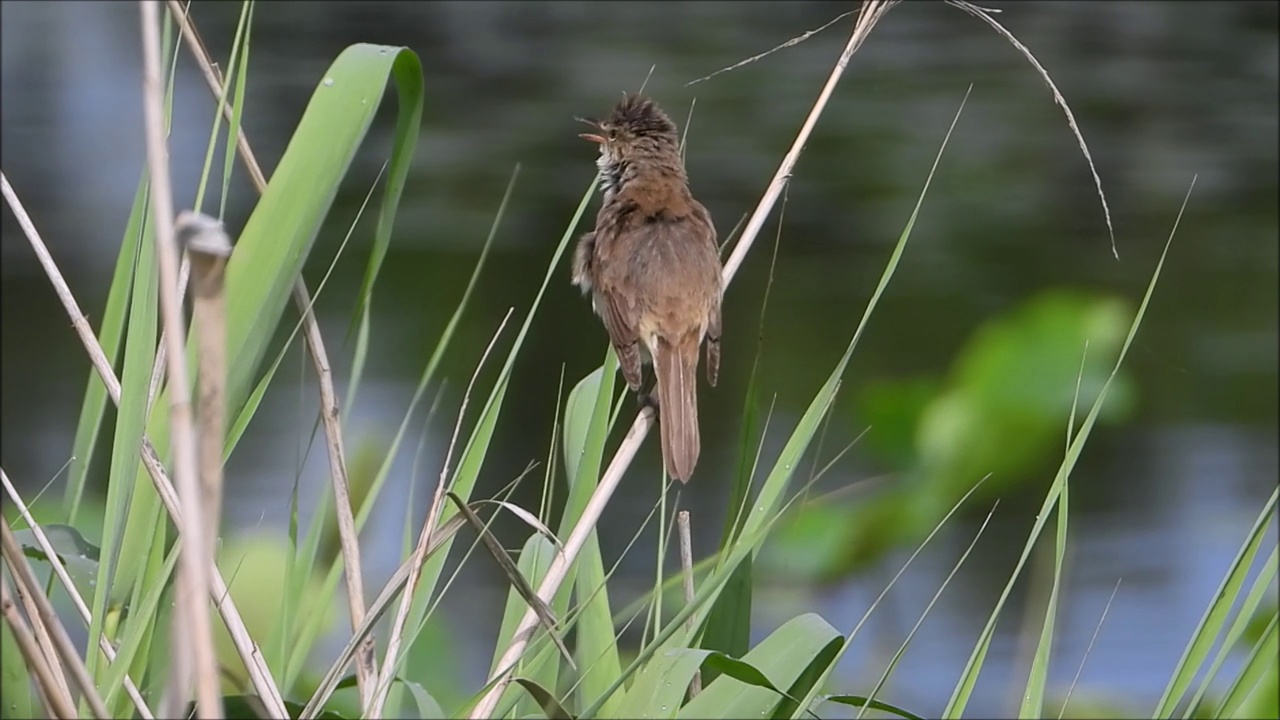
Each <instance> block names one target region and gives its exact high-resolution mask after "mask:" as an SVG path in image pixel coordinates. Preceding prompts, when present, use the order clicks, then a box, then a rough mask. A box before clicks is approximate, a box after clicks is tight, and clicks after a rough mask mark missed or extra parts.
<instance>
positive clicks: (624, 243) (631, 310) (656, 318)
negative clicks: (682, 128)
mask: <svg viewBox="0 0 1280 720" xmlns="http://www.w3.org/2000/svg"><path fill="white" fill-rule="evenodd" d="M585 122H587V123H589V124H591V125H593V126H594V127H595V128H596V130H598V133H584V134H582V135H581V136H580V137H582V138H585V139H587V140H590V141H591V142H594V143H599V145H600V157H599V159H598V160H597V161H596V164H597V166H599V168H600V175H601V183H602V187H603V192H604V204H603V205H601V207H600V212H599V213H597V214H596V228H595V230H594V231H592V232H589V233H587V234H586V235H583V236H582V238H581V239H580V240H579V241H578V246H577V249H576V250H575V251H574V257H573V283H574V284H575V285H577V286H579V287H581V288H582V291H583V293H584V294H585V293H591V297H592V304H593V305H594V307H595V311H596V314H598V315H599V316H600V318H601V320H603V321H604V327H605V330H607V331H608V333H609V340H610V342H612V343H613V348H614V350H615V352H616V353H617V355H618V362H619V364H620V365H621V366H622V374H623V377H625V378H626V380H627V385H629V386H630V387H631V389H632V390H633V391H635V392H637V393H640V387H641V380H642V364H650V363H651V364H652V365H653V369H654V390H655V392H654V393H653V394H647V393H641V394H640V398H641V401H642V402H645V403H650V404H655V395H656V405H657V409H658V412H659V413H660V421H659V424H660V427H661V433H662V459H663V462H664V464H665V465H666V468H667V474H669V475H670V476H671V477H674V478H676V479H678V480H680V481H681V482H688V481H689V476H690V475H692V474H693V468H694V466H695V465H696V464H697V462H698V453H699V451H700V449H701V441H700V439H699V436H698V352H699V350H700V349H701V346H702V341H703V340H704V339H705V340H706V341H707V380H708V382H710V383H711V385H712V386H714V385H715V384H716V377H717V375H718V374H719V370H720V299H721V295H722V293H723V285H722V282H721V277H720V255H719V252H718V249H717V246H716V230H715V226H714V225H712V223H711V214H710V213H708V212H707V209H706V208H705V207H703V206H702V204H701V203H699V202H698V201H697V200H694V199H693V195H692V194H690V192H689V178H688V175H687V174H686V173H685V168H684V161H683V160H682V159H681V157H680V139H679V136H678V135H677V133H676V125H675V123H673V122H671V118H669V117H667V114H666V113H664V112H663V111H662V110H661V109H660V108H659V107H658V106H657V105H656V104H654V102H653V101H652V100H649V99H647V98H644V97H641V96H639V95H632V96H627V97H625V98H624V99H623V100H622V102H620V103H618V105H617V106H616V107H615V108H614V109H613V112H612V113H611V114H610V115H609V117H607V118H605V119H604V120H599V121H591V120H587V121H585Z"/></svg>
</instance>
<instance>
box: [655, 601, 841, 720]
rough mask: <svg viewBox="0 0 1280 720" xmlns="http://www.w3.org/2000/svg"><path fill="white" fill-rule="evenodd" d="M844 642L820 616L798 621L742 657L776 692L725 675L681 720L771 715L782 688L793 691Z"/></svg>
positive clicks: (693, 702) (684, 711) (802, 617)
mask: <svg viewBox="0 0 1280 720" xmlns="http://www.w3.org/2000/svg"><path fill="white" fill-rule="evenodd" d="M843 641H844V638H843V637H842V636H841V635H840V633H839V631H837V630H836V629H835V628H833V627H831V625H830V624H828V623H827V621H825V620H823V619H822V618H821V617H819V616H818V615H815V614H813V613H807V614H804V615H800V616H797V617H794V618H792V619H791V620H788V621H787V622H786V623H783V625H782V627H779V628H778V629H777V630H775V631H773V633H772V634H770V635H769V637H767V638H765V639H764V640H763V641H761V643H760V644H759V645H757V646H756V647H755V648H753V649H752V650H751V651H750V652H748V653H747V654H746V655H744V656H743V657H742V662H744V663H747V664H748V665H750V666H752V667H754V668H756V669H757V670H758V671H759V672H760V673H761V674H762V675H764V676H765V677H766V678H768V679H769V681H770V682H771V683H772V684H773V685H774V687H775V689H772V690H771V689H768V688H765V687H760V686H758V685H755V684H748V683H745V682H743V681H742V680H741V679H738V678H734V677H730V676H729V675H721V676H720V677H719V678H717V679H716V680H715V681H714V682H712V683H711V684H710V685H708V686H707V687H706V688H704V689H703V691H702V692H701V693H700V694H699V695H698V696H697V697H696V698H694V699H693V700H691V701H689V702H688V703H687V704H686V705H685V706H684V707H683V708H681V709H680V712H679V713H677V715H676V716H677V717H681V718H704V717H722V718H738V717H760V716H761V715H767V714H768V713H769V712H770V711H771V710H772V709H773V708H774V707H775V706H777V704H778V699H779V691H777V690H776V688H786V687H790V686H791V685H792V683H794V682H795V681H796V680H797V679H799V678H800V676H801V674H802V673H804V671H805V670H806V669H808V668H809V666H810V665H811V664H812V663H813V662H814V661H815V660H816V659H818V658H820V657H821V656H823V655H824V654H826V653H825V651H827V650H828V648H831V647H832V646H833V645H836V646H838V645H839V644H841V643H843ZM823 669H825V667H824V668H823ZM721 671H722V672H723V671H724V668H721Z"/></svg>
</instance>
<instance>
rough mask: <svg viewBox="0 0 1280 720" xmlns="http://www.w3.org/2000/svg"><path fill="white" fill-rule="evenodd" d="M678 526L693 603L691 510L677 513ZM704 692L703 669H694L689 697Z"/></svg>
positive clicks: (687, 598) (684, 572)
mask: <svg viewBox="0 0 1280 720" xmlns="http://www.w3.org/2000/svg"><path fill="white" fill-rule="evenodd" d="M676 527H677V529H678V530H679V533H680V574H681V575H682V576H683V581H684V602H685V604H686V605H692V604H693V594H694V593H693V533H692V532H691V531H690V529H689V511H688V510H681V511H680V512H679V513H677V514H676ZM684 625H685V628H686V629H687V630H688V631H689V632H690V633H692V632H693V630H694V627H693V616H692V615H690V616H689V619H688V620H685V621H684ZM700 692H702V670H694V671H693V679H692V680H690V681H689V699H690V700H692V699H694V698H696V697H698V693H700Z"/></svg>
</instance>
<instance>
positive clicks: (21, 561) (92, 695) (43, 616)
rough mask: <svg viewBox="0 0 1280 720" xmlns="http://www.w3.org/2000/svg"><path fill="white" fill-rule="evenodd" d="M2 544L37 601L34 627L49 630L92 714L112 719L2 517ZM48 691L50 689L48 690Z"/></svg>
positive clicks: (19, 578)
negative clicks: (36, 624) (43, 627)
mask: <svg viewBox="0 0 1280 720" xmlns="http://www.w3.org/2000/svg"><path fill="white" fill-rule="evenodd" d="M0 543H3V554H4V557H5V558H6V559H7V560H8V561H9V570H10V573H11V574H12V575H13V580H14V583H16V586H17V588H18V590H19V591H22V588H23V586H26V588H27V592H28V593H29V594H30V596H31V599H32V600H34V601H35V605H36V610H37V614H36V616H34V617H32V618H31V623H32V625H34V624H35V623H36V622H37V618H38V619H39V620H38V621H39V622H42V623H44V625H45V626H46V627H47V628H48V629H49V632H50V635H51V637H52V639H53V646H54V648H55V650H56V652H57V654H58V656H59V657H60V658H61V660H62V662H63V664H64V665H65V667H66V668H67V669H68V670H70V671H71V679H72V680H74V681H75V684H76V687H77V688H79V690H80V694H81V696H82V697H83V698H84V700H85V702H86V703H88V705H89V711H90V712H92V713H93V715H94V717H98V718H106V717H109V716H108V714H107V708H106V706H105V705H103V704H102V698H101V697H100V696H99V695H98V689H97V688H96V687H94V685H93V680H92V679H91V678H90V677H89V671H88V670H87V669H86V668H85V666H84V660H82V659H81V658H80V655H79V653H77V652H76V648H75V645H72V644H71V638H70V637H68V636H67V629H66V628H65V627H63V626H62V621H61V620H59V619H58V614H57V612H55V611H54V609H53V605H52V604H51V603H50V602H49V598H47V597H45V596H44V593H42V592H40V583H39V582H38V581H37V580H36V576H35V573H33V572H32V571H31V566H29V565H28V564H27V559H26V558H25V557H23V555H22V547H21V546H19V545H18V539H17V538H16V537H14V535H13V530H12V529H10V527H9V521H8V520H7V519H4V518H2V517H0ZM48 689H50V688H46V690H48Z"/></svg>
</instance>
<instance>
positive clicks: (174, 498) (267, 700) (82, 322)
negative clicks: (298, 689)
mask: <svg viewBox="0 0 1280 720" xmlns="http://www.w3.org/2000/svg"><path fill="white" fill-rule="evenodd" d="M0 192H2V194H3V195H4V199H5V202H7V203H8V205H9V209H11V210H12V211H13V215H14V217H15V218H17V220H18V226H19V227H21V228H22V232H23V234H24V235H26V237H27V241H28V242H29V243H30V244H31V249H32V250H33V251H34V252H35V254H36V258H37V260H39V262H40V266H41V268H43V269H44V271H45V275H46V276H48V278H49V283H50V284H51V285H52V286H53V291H54V293H55V294H56V295H57V296H58V299H59V300H60V301H61V302H62V307H63V309H64V310H65V312H66V313H67V317H69V318H70V319H71V326H72V327H73V328H75V331H76V335H77V336H78V337H79V338H80V342H81V344H82V345H83V346H84V349H85V354H86V355H88V356H89V362H90V364H92V365H93V369H94V371H95V372H97V373H98V377H99V378H100V379H101V380H102V384H103V385H105V386H106V387H107V395H108V396H109V397H110V398H111V402H112V403H113V404H114V405H116V407H119V406H120V379H119V378H117V377H116V372H115V370H114V369H113V368H112V367H111V361H110V360H108V359H107V355H106V353H104V352H103V351H102V345H101V344H100V343H99V342H98V338H97V336H96V335H94V333H93V328H91V327H89V322H88V320H86V319H85V315H84V313H83V312H81V311H80V305H79V304H78V303H77V302H76V298H75V295H73V294H72V292H71V288H70V287H68V285H67V281H66V278H64V277H62V271H60V270H59V269H58V265H57V263H55V262H54V261H53V256H51V255H50V254H49V248H48V247H47V246H46V245H45V244H44V240H42V239H41V238H40V233H39V231H37V230H36V226H35V223H33V222H31V216H30V215H28V214H27V211H26V208H24V207H23V206H22V201H21V200H20V199H19V198H18V196H17V193H15V192H14V191H13V187H12V186H11V185H10V184H9V179H8V178H7V177H5V175H4V173H3V172H0ZM138 452H139V455H140V456H141V457H142V466H143V468H144V469H145V470H146V471H147V475H148V476H149V477H150V478H151V482H152V484H153V485H154V486H155V489H156V493H157V494H158V495H159V496H160V501H161V502H162V503H164V508H165V510H166V511H167V512H168V513H169V517H170V518H171V519H172V520H173V523H174V525H175V526H177V527H182V526H183V525H182V509H181V508H180V507H178V494H177V492H176V491H175V490H174V489H173V483H172V482H171V481H170V480H169V475H168V473H167V472H166V471H165V469H164V465H163V463H161V462H160V457H159V455H158V454H157V453H156V449H155V446H153V445H152V444H151V440H150V439H148V438H147V437H146V436H145V435H144V436H143V438H142V447H140V448H139V450H138ZM209 594H210V596H211V597H212V599H213V600H214V602H215V603H216V604H217V607H218V612H219V614H220V615H221V616H222V620H223V622H224V623H226V626H227V632H228V633H229V634H230V635H231V642H232V644H234V645H235V648H236V652H237V653H238V654H239V655H240V658H241V660H243V661H244V664H245V667H246V668H248V670H249V680H250V682H251V683H252V684H253V688H254V690H256V691H257V692H258V696H259V697H260V698H261V699H262V702H263V703H264V704H265V705H266V706H267V710H268V712H269V713H270V715H271V717H273V718H288V717H289V713H288V710H286V708H285V705H284V698H283V697H281V695H280V689H279V688H278V687H276V683H275V680H274V679H273V678H272V677H271V671H270V670H269V669H268V668H267V663H266V661H265V660H264V659H263V657H262V652H261V650H259V649H258V645H257V643H255V642H254V640H253V638H252V637H250V635H249V631H248V630H246V629H245V626H244V620H243V619H242V618H241V617H240V611H239V610H238V609H237V608H236V604H235V601H233V600H232V599H231V597H230V596H229V595H228V594H227V584H226V582H224V581H223V579H222V575H221V574H220V573H219V572H218V570H217V568H216V567H215V568H213V587H211V588H210V590H209Z"/></svg>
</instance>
